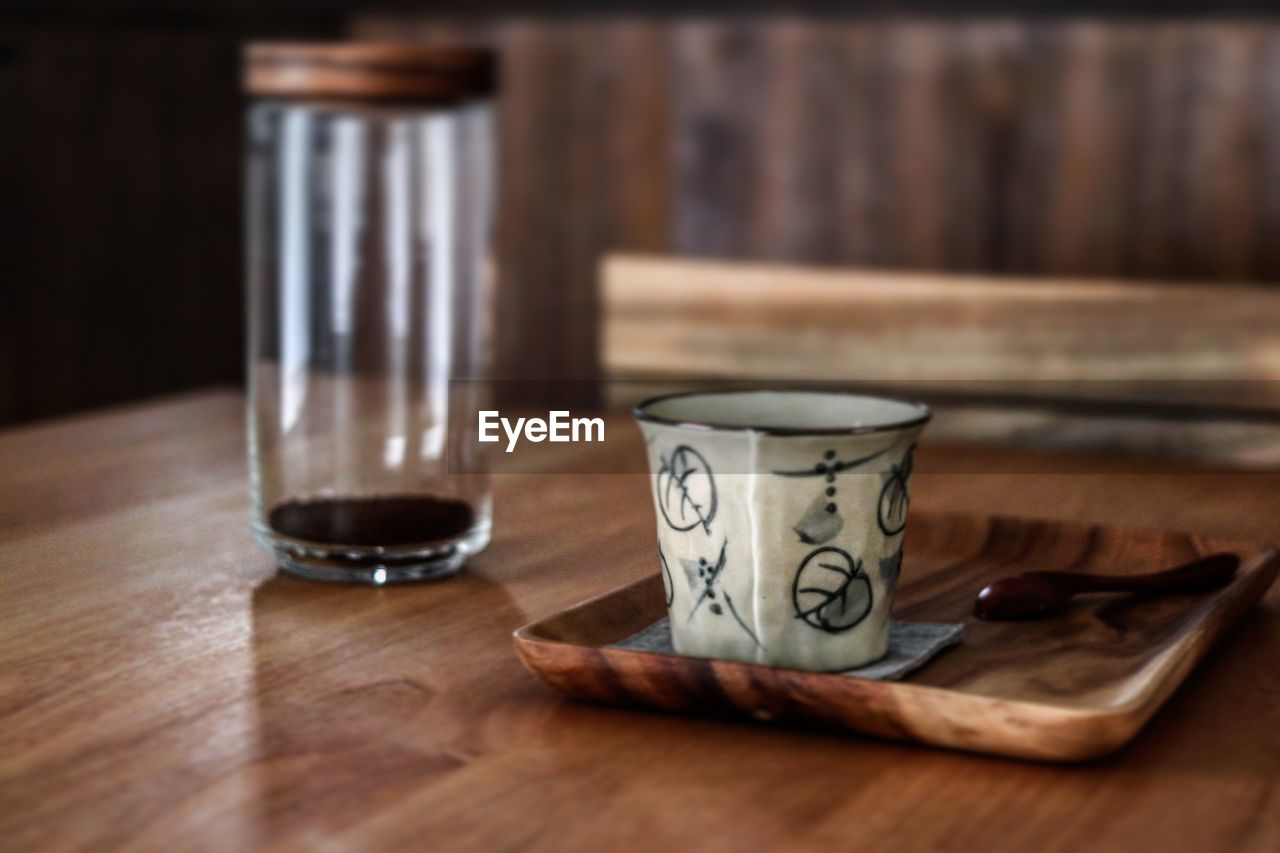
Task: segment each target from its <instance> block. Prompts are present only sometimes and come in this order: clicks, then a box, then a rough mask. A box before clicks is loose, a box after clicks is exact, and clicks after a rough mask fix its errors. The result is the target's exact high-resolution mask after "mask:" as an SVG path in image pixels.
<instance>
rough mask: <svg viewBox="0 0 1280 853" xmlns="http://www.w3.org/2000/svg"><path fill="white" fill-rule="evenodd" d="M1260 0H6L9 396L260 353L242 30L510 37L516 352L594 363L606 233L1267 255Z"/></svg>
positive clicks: (925, 257)
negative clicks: (244, 136) (602, 6)
mask: <svg viewBox="0 0 1280 853" xmlns="http://www.w3.org/2000/svg"><path fill="white" fill-rule="evenodd" d="M1270 6H1271V4H1265V3H1216V4H1190V3H1163V4H1148V3H1120V4H1116V3H1092V4H1079V3H1073V4H1049V3H1038V4H1030V5H1027V4H1012V3H1008V4H1000V3H986V4H972V3H970V4H955V3H947V4H939V3H934V4H928V3H915V4H902V3H892V4H891V3H810V4H807V5H806V6H805V7H803V8H805V9H807V11H806V12H803V13H798V12H796V11H795V10H796V9H797V8H799V7H796V6H795V5H794V4H787V5H785V6H784V5H783V4H767V3H762V4H753V5H750V6H748V7H745V12H744V7H742V6H741V5H737V6H735V9H736V10H737V11H735V12H722V11H719V8H718V7H717V5H716V4H703V5H701V6H695V7H690V6H688V5H687V4H679V6H678V7H677V4H641V5H636V6H632V7H628V8H619V9H613V10H611V12H610V13H609V14H602V13H600V12H599V11H582V9H583V6H582V5H581V4H577V5H575V4H562V3H543V4H524V5H521V6H517V7H513V6H509V5H503V4H496V3H483V2H481V3H476V2H472V3H465V4H463V3H446V4H430V5H428V4H422V3H410V2H399V3H380V4H376V5H369V4H360V3H351V2H336V0H332V2H331V0H323V2H315V3H304V2H298V1H297V0H294V1H293V2H277V3H274V4H270V5H269V7H267V8H264V7H263V4H258V3H249V2H229V3H228V2H217V3H215V2H175V3H158V2H153V3H140V2H110V1H109V2H93V3H89V2H39V3H37V2H20V3H10V4H7V5H6V6H5V7H4V8H3V9H0V111H2V112H0V115H2V116H3V118H2V119H0V199H2V202H0V229H2V230H0V233H2V234H3V237H2V238H0V262H2V266H0V270H3V272H2V273H0V275H2V276H3V277H2V278H0V422H15V421H24V420H30V419H35V418H41V417H47V416H51V415H57V414H62V413H67V412H71V411H76V410H79V409H83V408H88V407H92V406H99V405H104V404H109V403H114V402H119V401H125V400H131V399H137V398H141V397H147V396H153V395H158V394H163V393H169V392H173V391H178V390H182V389H187V388H193V387H197V386H202V385H208V384H211V383H235V382H239V381H240V378H241V373H242V367H241V362H242V325H243V320H242V315H243V310H242V302H243V296H242V260H241V228H242V221H241V203H242V202H241V166H240V156H241V130H242V125H241V116H242V111H243V106H244V105H243V102H242V99H241V96H240V94H239V81H238V74H239V48H240V45H241V43H242V42H243V41H245V40H248V39H254V38H285V37H289V38H329V37H339V36H344V35H354V36H358V37H368V38H379V39H416V40H436V41H452V40H458V39H467V40H478V41H484V42H488V43H492V44H495V45H497V46H498V47H499V48H500V49H501V50H502V52H503V59H504V69H505V71H504V94H503V102H502V111H503V140H502V142H503V151H504V157H503V163H502V179H503V196H504V198H503V208H502V211H503V212H502V221H501V235H502V236H501V246H500V252H499V254H500V260H501V264H502V272H503V291H502V297H501V301H500V303H499V318H498V323H499V335H498V338H499V340H500V341H501V349H500V352H499V354H498V368H499V371H498V372H499V375H500V376H501V377H503V378H507V379H525V380H536V379H556V378H566V377H572V378H583V377H586V378H589V377H591V376H594V375H595V374H596V372H597V371H598V359H597V350H598V345H599V341H598V315H599V304H598V295H597V278H598V277H597V265H598V261H599V258H600V256H601V255H602V253H604V252H606V251H610V250H629V251H644V252H661V253H674V254H681V255H690V256H705V257H729V258H747V259H774V260H785V261H797V262H804V263H814V264H833V265H836V264H838V265H846V266H875V267H886V268H910V269H943V270H965V271H995V272H1016V273H1030V274H1068V275H1085V276H1111V277H1126V278H1156V279H1162V280H1179V279H1197V280H1209V281H1219V280H1254V281H1274V280H1277V279H1278V278H1280V240H1278V239H1277V235H1280V28H1277V25H1276V24H1275V23H1274V22H1273V21H1272V20H1271V19H1270V18H1269V17H1267V13H1268V12H1270V11H1272V10H1271V9H1270ZM675 8H679V10H680V11H679V13H676V12H673V11H672V10H673V9H675ZM691 9H696V10H697V14H693V12H692V11H691ZM1028 10H1030V11H1028ZM1066 12H1069V13H1070V17H1067V16H1066V14H1065V13H1066Z"/></svg>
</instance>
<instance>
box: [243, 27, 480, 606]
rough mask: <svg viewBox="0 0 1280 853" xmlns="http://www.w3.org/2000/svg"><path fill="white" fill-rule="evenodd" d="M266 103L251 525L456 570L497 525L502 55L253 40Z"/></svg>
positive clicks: (311, 570)
mask: <svg viewBox="0 0 1280 853" xmlns="http://www.w3.org/2000/svg"><path fill="white" fill-rule="evenodd" d="M245 70H246V74H245V81H246V88H247V90H248V92H249V94H250V96H251V97H252V98H253V101H252V102H251V104H250V106H249V114H248V298H249V304H248V315H249V330H248V373H249V404H248V432H249V468H250V473H251V480H252V493H253V494H252V497H253V510H252V511H253V519H252V524H253V532H254V534H255V536H256V537H257V539H258V540H259V541H260V542H261V543H262V544H263V545H264V546H266V547H267V548H268V549H270V550H271V551H272V552H273V553H274V554H275V555H276V557H277V559H278V560H279V563H280V566H281V567H282V569H283V570H284V571H287V572H290V573H293V574H297V575H302V576H305V577H309V578H317V579H323V580H336V581H354V582H365V583H375V584H381V583H388V582H392V581H403V580H417V579H425V578H434V577H440V576H444V575H448V574H452V573H453V572H456V571H457V570H458V569H459V568H461V566H462V565H463V563H464V562H465V561H466V559H467V557H468V556H469V555H471V554H474V553H476V552H477V551H479V550H480V549H482V548H484V547H485V545H486V544H487V543H488V541H489V530H490V510H491V499H490V493H489V484H488V478H487V476H486V474H485V472H484V464H483V460H482V459H479V458H477V454H478V452H479V451H478V450H477V446H478V445H477V443H476V442H475V441H474V440H468V439H467V433H468V430H471V431H474V428H475V427H474V419H475V417H476V411H477V410H478V409H479V408H482V407H483V405H482V404H483V401H482V400H481V399H480V397H481V396H482V394H483V389H484V384H483V383H482V382H479V381H476V380H479V379H482V378H484V377H485V374H486V372H487V369H488V363H489V328H490V313H491V312H490V298H489V297H490V292H489V291H490V277H491V276H490V270H491V264H490V261H489V259H490V253H489V247H490V242H491V231H492V227H491V226H492V221H493V201H492V196H493V189H494V116H493V97H494V94H495V91H496V86H495V79H496V68H495V61H494V57H493V55H492V54H491V53H490V52H488V51H482V50H472V49H440V48H427V47H418V46H407V45H402V46H392V45H354V44H340V45H298V44H286V45H254V46H252V47H250V48H249V50H248V51H247V53H246V61H245Z"/></svg>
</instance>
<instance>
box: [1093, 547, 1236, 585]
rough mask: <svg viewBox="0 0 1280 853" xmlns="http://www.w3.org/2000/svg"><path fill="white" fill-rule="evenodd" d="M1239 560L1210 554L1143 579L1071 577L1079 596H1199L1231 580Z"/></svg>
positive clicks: (1102, 576)
mask: <svg viewBox="0 0 1280 853" xmlns="http://www.w3.org/2000/svg"><path fill="white" fill-rule="evenodd" d="M1239 566H1240V558H1239V557H1237V556H1236V555H1235V554H1213V555H1211V556H1208V557H1201V558H1200V559H1198V560H1192V561H1191V562H1189V563H1184V564H1183V565H1181V566H1177V567H1176V568H1172V569H1166V570H1165V571H1163V572H1152V573H1150V574H1145V575H1079V574H1078V575H1075V578H1076V580H1077V583H1078V584H1079V585H1080V586H1079V591H1080V592H1161V593H1165V592H1168V593H1175V592H1201V591H1202V590H1207V589H1214V588H1215V587H1219V586H1223V585H1225V584H1227V583H1229V582H1230V581H1231V579H1232V578H1233V577H1235V574H1236V569H1237V568H1239Z"/></svg>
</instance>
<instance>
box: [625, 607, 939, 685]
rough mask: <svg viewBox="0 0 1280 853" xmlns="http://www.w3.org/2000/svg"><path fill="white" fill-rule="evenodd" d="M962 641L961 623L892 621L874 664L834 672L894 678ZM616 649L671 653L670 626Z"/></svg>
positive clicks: (657, 626) (662, 623)
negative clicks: (882, 653) (884, 648)
mask: <svg viewBox="0 0 1280 853" xmlns="http://www.w3.org/2000/svg"><path fill="white" fill-rule="evenodd" d="M963 640H964V625H962V624H960V623H958V622H957V623H955V624H950V623H942V622H892V623H890V625H889V652H888V653H887V654H886V655H885V656H884V657H882V658H880V660H878V661H876V662H875V663H869V664H867V665H866V666H860V667H857V668H856V669H847V670H845V671H843V672H838V673H834V674H835V675H852V676H856V677H857V678H874V679H876V680H877V681H897V680H898V679H900V678H902V677H903V676H904V675H906V674H908V673H910V672H913V671H915V670H917V669H919V668H920V667H922V666H924V665H925V664H926V663H928V662H929V661H931V660H933V658H934V657H935V656H937V654H938V653H939V652H941V651H942V650H943V649H946V648H948V647H950V646H954V645H956V644H957V643H959V642H961V641H963ZM616 647H617V648H620V649H631V650H632V651H637V652H654V653H657V654H664V655H673V654H676V651H675V649H673V648H672V647H671V626H670V624H669V622H668V621H667V617H665V616H664V617H662V618H661V619H659V620H658V621H657V622H654V623H653V624H652V625H650V626H649V627H648V628H645V629H644V630H643V631H641V632H639V633H638V634H633V635H632V636H630V637H628V638H627V639H625V640H623V641H622V642H620V643H617V644H616Z"/></svg>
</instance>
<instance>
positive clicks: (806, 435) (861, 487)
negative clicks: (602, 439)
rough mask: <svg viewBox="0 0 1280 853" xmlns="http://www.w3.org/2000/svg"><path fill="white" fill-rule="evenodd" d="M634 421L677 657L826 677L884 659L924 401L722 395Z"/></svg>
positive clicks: (678, 399) (647, 411) (645, 408)
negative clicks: (641, 439)
mask: <svg viewBox="0 0 1280 853" xmlns="http://www.w3.org/2000/svg"><path fill="white" fill-rule="evenodd" d="M635 417H636V419H637V420H638V421H639V422H640V426H641V428H642V429H643V431H644V435H645V442H646V445H647V447H648V454H649V466H650V472H651V480H652V486H653V498H654V505H655V507H656V510H657V519H658V558H659V564H660V568H661V571H662V578H663V583H664V585H665V589H666V594H667V606H668V609H669V613H670V617H671V638H672V642H673V644H674V646H675V649H676V651H677V652H680V653H681V654H688V655H696V656H699V657H711V658H725V659H729V660H738V661H747V662H751V663H763V664H771V665H773V666H785V667H792V668H795V669H808V670H821V671H839V670H845V669H851V668H853V667H857V666H862V665H864V664H867V663H871V662H872V661H874V660H876V659H878V658H880V657H883V656H884V654H885V652H886V650H887V649H888V643H889V610H890V603H891V601H892V599H893V593H894V588H895V587H896V585H897V581H898V570H899V567H900V566H901V563H902V547H903V540H904V538H905V535H906V525H907V503H908V484H909V480H910V477H911V466H912V460H913V457H914V453H915V445H916V439H917V438H918V437H919V436H920V433H921V431H922V430H923V429H924V426H925V424H926V422H928V420H929V417H930V413H929V410H928V408H927V407H925V406H923V405H921V404H919V403H907V402H901V401H898V400H889V399H883V398H879V397H867V396H862V395H857V394H847V393H841V392H826V391H822V392H815V391H721V392H707V393H693V394H677V395H672V396H667V397H658V398H655V399H652V400H648V401H646V402H644V403H641V404H640V405H639V406H637V407H636V409H635Z"/></svg>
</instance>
